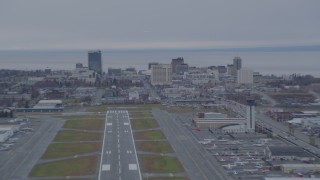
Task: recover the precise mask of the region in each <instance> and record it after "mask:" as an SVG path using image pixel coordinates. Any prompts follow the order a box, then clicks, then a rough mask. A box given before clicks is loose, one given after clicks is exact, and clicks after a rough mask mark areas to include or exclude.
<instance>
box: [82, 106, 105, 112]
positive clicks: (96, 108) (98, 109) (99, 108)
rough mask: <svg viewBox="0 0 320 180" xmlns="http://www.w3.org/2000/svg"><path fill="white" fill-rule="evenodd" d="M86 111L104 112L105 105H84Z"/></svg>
mask: <svg viewBox="0 0 320 180" xmlns="http://www.w3.org/2000/svg"><path fill="white" fill-rule="evenodd" d="M86 111H87V112H106V111H107V105H98V106H89V107H86Z"/></svg>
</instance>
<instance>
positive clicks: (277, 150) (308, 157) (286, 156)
mask: <svg viewBox="0 0 320 180" xmlns="http://www.w3.org/2000/svg"><path fill="white" fill-rule="evenodd" d="M267 156H268V158H270V159H272V160H299V161H314V160H315V157H314V156H313V155H312V154H310V153H308V152H307V151H305V150H304V149H303V148H302V147H298V146H269V147H267Z"/></svg>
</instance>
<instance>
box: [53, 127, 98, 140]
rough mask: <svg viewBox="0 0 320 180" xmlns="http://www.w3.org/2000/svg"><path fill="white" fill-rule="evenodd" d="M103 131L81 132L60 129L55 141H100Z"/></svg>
mask: <svg viewBox="0 0 320 180" xmlns="http://www.w3.org/2000/svg"><path fill="white" fill-rule="evenodd" d="M101 137H102V134H101V133H92V132H79V131H72V130H64V131H60V132H59V133H58V134H57V135H56V137H55V138H54V140H53V141H56V142H70V141H71V142H72V141H99V140H101Z"/></svg>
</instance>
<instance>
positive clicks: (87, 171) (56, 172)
mask: <svg viewBox="0 0 320 180" xmlns="http://www.w3.org/2000/svg"><path fill="white" fill-rule="evenodd" d="M97 162H98V156H90V157H81V158H72V159H68V160H62V161H54V162H49V163H42V164H38V165H36V166H34V168H33V169H32V171H31V172H30V174H29V176H31V177H50V176H82V175H91V174H94V173H96V169H97Z"/></svg>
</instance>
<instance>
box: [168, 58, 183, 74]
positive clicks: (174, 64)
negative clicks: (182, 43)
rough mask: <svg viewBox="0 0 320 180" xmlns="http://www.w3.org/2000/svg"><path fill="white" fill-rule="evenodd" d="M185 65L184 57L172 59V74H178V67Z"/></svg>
mask: <svg viewBox="0 0 320 180" xmlns="http://www.w3.org/2000/svg"><path fill="white" fill-rule="evenodd" d="M182 64H184V60H183V57H178V58H176V59H172V61H171V66H172V73H173V74H175V73H177V66H179V65H182Z"/></svg>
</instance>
